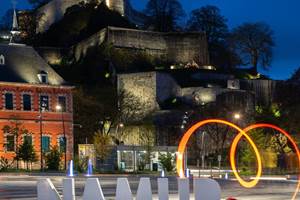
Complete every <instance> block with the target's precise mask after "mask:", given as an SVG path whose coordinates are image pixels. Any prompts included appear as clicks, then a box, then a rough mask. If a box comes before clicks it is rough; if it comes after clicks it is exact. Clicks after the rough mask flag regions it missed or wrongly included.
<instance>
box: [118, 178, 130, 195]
mask: <svg viewBox="0 0 300 200" xmlns="http://www.w3.org/2000/svg"><path fill="white" fill-rule="evenodd" d="M124 199H127V200H133V197H132V192H131V189H130V186H129V183H128V180H127V178H118V180H117V189H116V200H124Z"/></svg>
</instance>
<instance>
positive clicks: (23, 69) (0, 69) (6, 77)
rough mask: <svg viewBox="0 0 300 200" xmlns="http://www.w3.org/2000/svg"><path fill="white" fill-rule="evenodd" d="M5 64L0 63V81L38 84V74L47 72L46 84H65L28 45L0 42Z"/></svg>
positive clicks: (0, 52)
mask: <svg viewBox="0 0 300 200" xmlns="http://www.w3.org/2000/svg"><path fill="white" fill-rule="evenodd" d="M1 55H3V56H4V58H5V64H4V65H0V82H12V83H29V84H40V81H39V78H38V74H40V73H41V72H46V73H47V74H48V85H56V86H60V85H67V83H66V81H64V79H63V78H62V77H61V76H59V75H58V74H57V73H56V72H55V71H54V70H53V69H52V68H51V67H50V66H49V65H48V64H47V63H46V62H45V61H44V60H43V58H42V57H40V56H39V55H38V53H37V52H36V51H35V50H34V49H33V48H32V47H30V46H25V45H19V44H10V45H7V44H0V56H1Z"/></svg>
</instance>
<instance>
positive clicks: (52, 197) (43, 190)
mask: <svg viewBox="0 0 300 200" xmlns="http://www.w3.org/2000/svg"><path fill="white" fill-rule="evenodd" d="M37 194H38V200H61V198H60V196H59V194H58V192H57V190H56V189H55V187H54V185H53V183H52V182H51V180H50V179H49V178H47V179H44V180H40V181H38V183H37Z"/></svg>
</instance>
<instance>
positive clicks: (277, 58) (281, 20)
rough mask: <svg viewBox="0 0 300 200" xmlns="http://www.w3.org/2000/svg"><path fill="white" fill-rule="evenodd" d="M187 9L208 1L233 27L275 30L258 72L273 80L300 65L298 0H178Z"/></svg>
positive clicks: (2, 1) (139, 3) (136, 3)
mask: <svg viewBox="0 0 300 200" xmlns="http://www.w3.org/2000/svg"><path fill="white" fill-rule="evenodd" d="M131 2H132V4H133V7H135V8H137V9H138V10H142V9H143V8H144V6H145V4H146V3H147V0H131ZM181 3H182V5H183V7H184V9H185V10H186V13H187V15H188V14H189V11H191V10H193V9H195V8H199V7H201V6H204V5H207V4H210V5H216V6H218V7H219V8H220V9H221V12H222V14H223V15H224V16H225V17H226V18H227V19H228V25H229V27H230V28H233V27H235V26H237V25H239V24H241V23H243V22H257V21H263V22H266V23H268V24H269V25H270V26H271V27H272V29H273V30H274V32H275V40H276V47H275V49H274V59H273V63H272V68H271V69H270V70H269V71H261V72H262V73H263V74H267V75H269V76H270V77H271V78H274V79H286V78H289V77H290V75H291V74H292V73H293V72H294V71H295V69H296V68H297V67H300V23H299V19H300V12H299V8H300V1H299V0H286V1H279V0H181ZM11 5H12V4H11V0H0V15H1V16H2V15H3V14H4V12H5V10H7V9H8V8H10V7H11ZM17 8H18V9H21V8H29V5H28V3H27V1H26V0H18V3H17Z"/></svg>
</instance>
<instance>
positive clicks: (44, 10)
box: [36, 0, 131, 33]
mask: <svg viewBox="0 0 300 200" xmlns="http://www.w3.org/2000/svg"><path fill="white" fill-rule="evenodd" d="M88 1H89V0H52V1H50V2H49V3H48V4H46V5H44V6H42V7H41V8H39V9H38V10H37V16H39V20H38V22H37V28H36V32H37V33H42V32H45V31H46V30H48V29H49V27H50V26H51V25H52V24H53V23H55V22H57V21H58V20H60V19H61V18H62V17H63V16H64V14H65V12H66V10H67V8H69V7H71V6H73V5H76V4H79V3H80V2H88ZM98 1H99V2H102V1H105V3H106V5H107V7H108V8H110V9H112V10H115V11H118V12H119V13H120V14H121V15H123V16H124V15H125V10H126V8H125V6H126V5H127V3H125V1H124V0H98ZM129 8H131V7H129Z"/></svg>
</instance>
